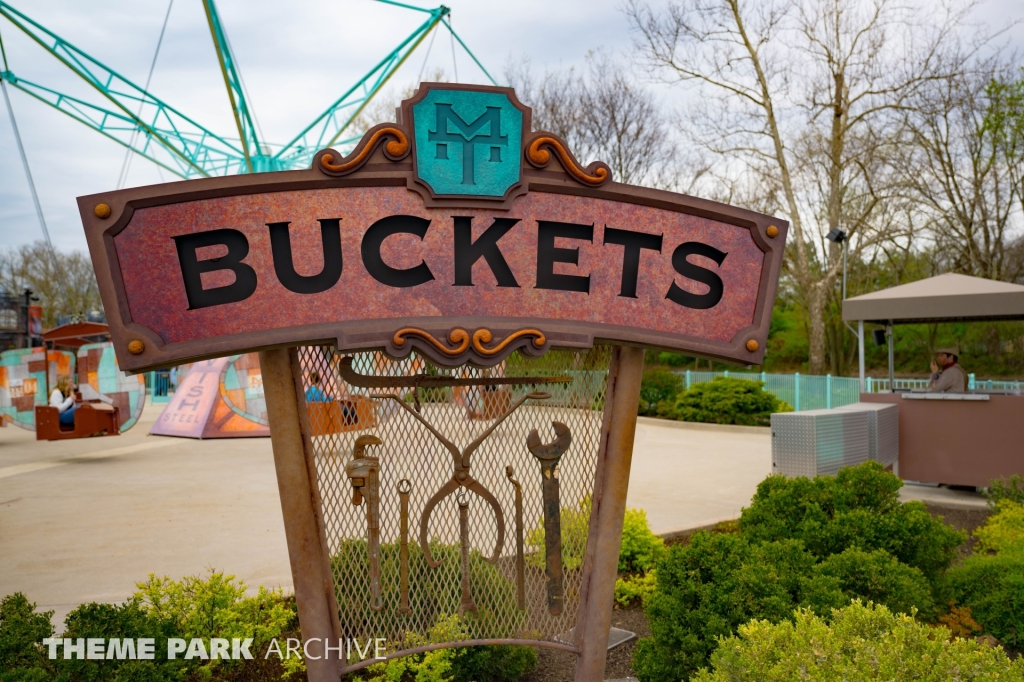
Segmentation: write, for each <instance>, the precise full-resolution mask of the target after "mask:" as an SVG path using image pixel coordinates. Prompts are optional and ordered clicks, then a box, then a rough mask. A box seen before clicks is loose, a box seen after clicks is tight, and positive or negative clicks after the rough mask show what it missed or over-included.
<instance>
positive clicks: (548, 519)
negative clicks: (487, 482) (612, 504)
mask: <svg viewBox="0 0 1024 682" xmlns="http://www.w3.org/2000/svg"><path fill="white" fill-rule="evenodd" d="M552 426H554V427H555V440H553V441H552V442H550V443H542V442H541V440H540V435H539V434H538V433H537V429H534V430H532V431H530V435H528V436H527V437H526V444H527V447H528V448H529V450H530V454H531V455H533V456H534V457H536V458H537V461H538V462H540V478H541V490H542V497H543V499H544V548H545V549H544V565H545V569H544V570H545V573H546V574H547V578H548V611H550V612H551V615H552V616H557V615H558V614H560V613H561V612H562V600H563V599H564V597H565V594H564V591H563V589H562V505H561V498H560V496H559V492H558V463H559V461H561V459H562V455H564V454H565V453H566V452H567V451H568V450H569V446H570V445H572V433H571V432H570V431H569V427H568V426H566V425H565V424H563V423H561V422H554V423H553V424H552Z"/></svg>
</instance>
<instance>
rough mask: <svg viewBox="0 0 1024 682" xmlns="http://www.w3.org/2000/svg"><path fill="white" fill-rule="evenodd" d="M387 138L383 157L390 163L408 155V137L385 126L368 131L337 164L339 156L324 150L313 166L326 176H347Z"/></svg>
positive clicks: (398, 130) (399, 130) (401, 131)
mask: <svg viewBox="0 0 1024 682" xmlns="http://www.w3.org/2000/svg"><path fill="white" fill-rule="evenodd" d="M387 138H391V139H390V140H388V142H387V143H386V144H385V145H384V155H385V156H387V157H388V158H389V159H391V160H392V161H399V160H401V159H403V158H405V157H406V156H408V155H409V150H410V148H411V145H410V144H409V136H408V135H406V134H405V132H404V131H403V130H402V129H401V128H396V127H394V126H388V125H385V126H381V127H378V128H374V129H371V130H370V131H368V132H367V133H366V135H365V136H363V139H362V141H361V142H360V144H359V146H358V147H357V148H356V150H355V151H354V152H352V153H351V154H349V155H348V156H346V157H345V158H342V159H341V161H340V162H339V163H334V160H335V158H340V157H341V155H340V154H339V153H338V152H337V151H335V150H333V149H325V150H324V151H322V152H320V154H319V159H317V160H315V161H314V163H313V165H314V166H315V167H317V168H319V169H320V170H321V171H322V172H324V173H326V174H327V175H347V174H349V173H351V172H352V171H354V170H356V169H358V168H359V167H360V166H362V165H363V164H364V163H366V160H367V159H369V158H370V154H372V153H373V150H374V149H376V148H377V146H378V145H380V143H381V142H382V141H384V140H385V139H387Z"/></svg>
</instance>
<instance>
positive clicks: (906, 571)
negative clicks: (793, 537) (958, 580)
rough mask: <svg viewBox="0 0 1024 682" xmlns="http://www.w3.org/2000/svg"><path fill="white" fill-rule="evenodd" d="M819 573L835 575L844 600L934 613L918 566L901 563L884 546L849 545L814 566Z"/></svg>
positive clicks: (927, 614) (932, 600)
mask: <svg viewBox="0 0 1024 682" xmlns="http://www.w3.org/2000/svg"><path fill="white" fill-rule="evenodd" d="M814 571H815V573H816V574H817V575H819V576H827V577H831V578H835V580H836V582H837V583H838V587H839V589H840V590H842V591H843V595H844V596H845V597H846V601H849V600H850V599H851V598H859V599H862V600H865V601H870V602H874V603H876V604H882V605H884V606H886V607H887V608H888V609H889V610H891V611H893V612H895V613H913V612H915V611H920V612H922V614H923V615H925V616H926V617H928V618H933V617H934V616H935V611H936V607H935V601H934V599H933V597H932V587H931V585H930V584H928V579H927V578H925V577H924V574H923V573H921V571H920V570H919V569H917V568H914V567H912V566H907V565H906V564H903V563H900V562H899V561H897V560H896V558H895V557H893V556H892V555H891V554H889V553H888V552H886V551H885V550H883V549H876V550H875V551H873V552H865V551H862V550H860V549H857V548H856V547H851V548H850V549H847V550H845V551H844V552H842V553H841V554H833V555H832V556H830V557H828V558H826V559H825V560H824V561H822V562H821V563H820V564H818V565H817V566H815V567H814Z"/></svg>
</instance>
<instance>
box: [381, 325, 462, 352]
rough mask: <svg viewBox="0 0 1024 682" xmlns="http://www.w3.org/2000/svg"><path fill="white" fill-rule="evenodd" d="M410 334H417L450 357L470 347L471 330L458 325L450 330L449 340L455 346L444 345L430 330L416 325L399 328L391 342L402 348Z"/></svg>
mask: <svg viewBox="0 0 1024 682" xmlns="http://www.w3.org/2000/svg"><path fill="white" fill-rule="evenodd" d="M410 336H415V337H419V338H421V339H423V340H424V341H426V342H427V343H429V344H430V345H431V346H433V347H434V348H436V349H437V350H438V351H439V352H440V353H443V354H444V355H447V356H448V357H450V358H454V357H455V356H457V355H461V354H462V353H465V352H466V350H467V349H468V348H469V332H467V331H466V330H465V329H459V328H458V327H456V328H455V329H453V330H451V331H450V332H448V341H449V342H450V343H452V344H453V345H454V346H455V347H454V348H449V347H448V346H446V345H444V344H443V343H441V341H439V340H438V339H436V338H434V335H433V334H431V333H430V332H427V331H423V330H422V329H416V328H415V327H405V328H403V329H399V330H398V331H397V332H395V335H394V336H393V337H392V339H391V342H392V343H393V344H395V348H402V347H403V346H405V341H406V338H407V337H410Z"/></svg>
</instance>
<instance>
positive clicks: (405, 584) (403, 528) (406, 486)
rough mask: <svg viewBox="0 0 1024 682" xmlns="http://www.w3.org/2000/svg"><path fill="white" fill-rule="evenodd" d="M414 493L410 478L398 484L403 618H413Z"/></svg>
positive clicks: (399, 561)
mask: <svg viewBox="0 0 1024 682" xmlns="http://www.w3.org/2000/svg"><path fill="white" fill-rule="evenodd" d="M410 492H412V483H411V482H410V481H409V479H408V478H403V479H402V480H401V481H399V482H398V504H399V525H398V529H399V546H398V578H399V600H400V601H399V605H398V613H399V614H400V615H403V616H411V615H412V609H411V608H409V493H410Z"/></svg>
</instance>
